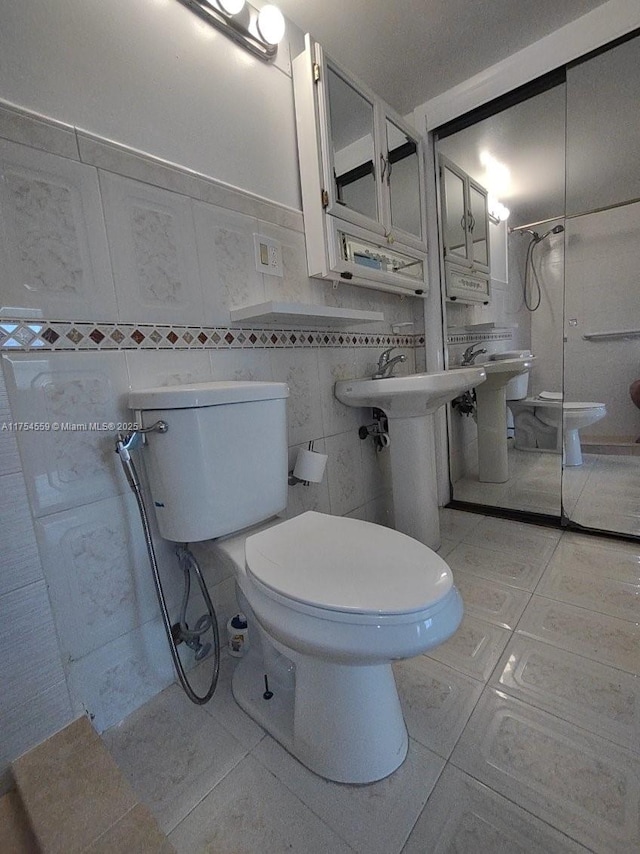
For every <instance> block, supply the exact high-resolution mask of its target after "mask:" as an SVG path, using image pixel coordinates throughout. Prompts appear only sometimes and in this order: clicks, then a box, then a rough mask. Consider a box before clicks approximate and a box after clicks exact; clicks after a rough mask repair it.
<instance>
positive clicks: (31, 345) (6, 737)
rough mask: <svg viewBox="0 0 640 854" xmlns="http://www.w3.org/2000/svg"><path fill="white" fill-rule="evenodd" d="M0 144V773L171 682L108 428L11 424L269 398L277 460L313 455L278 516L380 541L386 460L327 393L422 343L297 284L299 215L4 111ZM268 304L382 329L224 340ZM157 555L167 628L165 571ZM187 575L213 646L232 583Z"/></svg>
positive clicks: (167, 557) (220, 576)
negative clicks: (162, 390)
mask: <svg viewBox="0 0 640 854" xmlns="http://www.w3.org/2000/svg"><path fill="white" fill-rule="evenodd" d="M0 137H4V139H2V140H1V141H0V169H1V170H2V181H0V213H1V217H0V277H1V279H0V282H1V293H2V303H3V306H4V308H3V310H2V316H1V317H0V349H1V350H2V353H3V357H2V363H3V372H0V380H2V383H1V384H0V420H1V421H2V423H3V424H5V425H9V426H5V429H3V430H0V486H1V487H2V489H1V491H0V515H1V516H2V526H3V530H5V531H6V532H7V540H8V542H7V540H5V541H4V542H3V546H4V547H3V557H2V560H3V570H2V574H1V575H0V613H1V614H2V620H1V622H0V634H1V637H2V649H3V657H2V662H1V663H0V680H1V681H2V685H3V691H2V698H1V699H0V730H1V731H2V734H3V737H2V742H1V746H0V772H1V771H2V770H3V769H4V768H6V765H7V763H8V762H9V761H10V760H11V759H12V758H13V757H15V756H16V755H18V754H19V753H21V752H22V751H23V750H25V749H27V748H28V747H30V746H31V745H33V744H34V743H35V742H37V741H38V740H40V739H41V738H44V737H45V736H47V735H48V734H50V733H51V732H52V731H54V730H56V729H57V728H59V727H60V726H62V725H63V724H64V723H65V722H66V721H68V720H69V719H70V718H71V717H73V716H74V715H75V714H77V713H80V712H82V711H83V710H87V711H88V712H90V714H91V715H93V716H95V724H96V726H97V727H98V729H103V728H105V727H107V726H109V725H111V724H113V723H115V722H117V721H118V720H120V719H122V718H123V717H124V716H125V715H127V714H128V713H129V712H131V711H132V710H133V709H135V708H136V707H137V706H139V705H141V704H142V703H143V702H145V701H146V700H147V699H148V698H149V697H150V696H152V695H153V694H154V693H156V692H158V691H160V690H161V689H162V688H163V687H164V686H165V685H167V684H168V683H169V682H170V681H172V679H173V673H172V667H171V662H170V658H169V653H168V648H167V644H166V640H165V638H164V635H163V628H162V625H161V622H160V620H159V618H158V609H157V604H156V601H155V592H154V589H153V586H152V584H151V575H150V570H149V567H148V564H147V557H146V553H145V546H144V540H143V537H142V533H141V528H140V522H139V519H138V517H137V513H136V508H135V502H134V500H133V497H132V495H131V493H130V490H129V487H128V484H127V482H126V479H125V478H124V476H123V473H122V471H121V470H120V468H119V463H118V458H117V456H116V455H115V453H114V432H115V430H114V429H113V428H111V427H107V429H104V430H102V429H80V430H73V429H62V428H61V427H59V429H57V430H54V429H51V428H50V429H43V430H36V429H29V430H16V429H15V428H13V429H12V427H11V425H15V423H16V422H22V423H26V424H43V425H53V424H57V425H73V424H80V425H89V424H103V423H104V424H106V425H109V424H117V423H118V422H127V421H130V420H131V414H130V412H129V411H128V410H127V405H126V401H127V392H128V389H129V388H132V387H134V388H135V387H138V388H139V387H142V386H153V385H171V384H176V383H180V382H189V381H204V380H212V379H245V380H276V381H284V382H287V383H288V384H289V387H290V390H291V396H290V398H289V406H288V429H289V445H290V457H291V460H292V461H293V459H294V457H295V453H296V450H297V448H298V447H299V446H306V445H307V443H308V442H309V441H311V440H314V441H315V447H316V449H317V450H321V451H324V452H325V453H327V454H328V455H329V463H328V468H327V474H326V477H325V479H324V481H323V482H322V483H321V484H317V485H312V486H310V487H308V488H305V487H302V486H298V487H295V488H291V489H290V495H289V506H288V509H287V513H288V514H289V515H292V514H295V513H298V512H301V511H302V510H305V509H309V508H314V509H318V510H322V511H326V512H330V513H334V514H338V515H344V514H348V515H353V516H357V517H359V518H364V519H369V520H375V521H381V522H388V521H389V520H390V519H391V514H392V508H391V505H390V481H389V471H388V459H387V453H385V452H383V453H380V454H378V453H376V452H375V450H374V448H373V445H372V443H371V442H370V441H364V442H363V441H361V440H360V439H359V438H358V432H357V428H358V427H359V426H360V424H361V423H362V419H363V418H365V419H366V417H367V415H366V413H365V412H363V411H359V410H352V409H348V408H346V407H344V406H342V405H341V404H339V403H338V402H337V401H336V400H335V399H334V397H333V394H332V387H333V384H334V382H335V381H336V379H341V378H347V377H350V376H359V375H363V374H367V373H370V372H371V370H372V368H373V366H374V364H375V362H376V359H377V356H378V353H379V352H380V350H381V349H382V348H383V347H385V346H390V345H391V344H398V345H401V348H402V349H403V350H404V351H405V352H406V353H407V356H408V360H407V362H406V363H405V364H404V365H403V366H402V367H403V370H406V371H407V372H411V371H413V370H414V369H415V368H416V367H417V368H418V369H424V336H423V329H424V326H423V319H422V308H423V305H422V302H421V301H419V300H411V299H404V298H402V297H398V296H395V295H389V294H384V293H379V292H375V291H366V290H361V289H358V288H354V287H350V286H342V285H341V286H340V287H339V288H338V289H333V288H332V286H331V284H325V283H322V282H317V281H315V280H310V279H309V278H308V277H307V275H306V260H305V249H304V235H303V230H302V229H303V223H302V216H301V214H300V213H299V212H298V211H295V210H291V209H288V208H284V207H282V206H278V205H275V204H271V203H269V202H266V201H265V200H263V199H259V198H257V197H255V196H251V195H249V194H247V193H243V192H241V191H236V190H233V189H230V188H229V187H226V186H222V185H220V184H216V183H215V182H213V181H211V180H209V179H207V178H204V177H201V176H196V175H194V174H193V173H188V172H183V171H181V170H180V169H178V168H175V167H169V166H167V165H165V164H161V163H159V162H157V161H153V160H152V159H150V158H145V157H144V156H141V155H140V154H139V153H132V152H130V151H127V150H125V149H121V148H118V147H117V146H115V145H113V144H110V143H105V142H103V141H101V140H97V139H95V138H92V137H89V136H87V135H86V134H81V133H76V132H75V131H74V129H73V128H67V127H61V126H59V125H55V124H54V123H47V122H43V121H41V120H38V121H36V120H34V119H33V118H32V117H30V116H28V115H26V114H23V113H19V112H18V113H16V112H14V111H12V110H9V109H8V108H7V109H2V110H0ZM254 233H262V234H265V235H268V236H270V237H273V238H275V239H276V240H278V241H280V243H281V244H282V247H283V262H284V276H283V277H282V278H278V277H273V276H269V275H263V274H262V273H259V272H257V271H256V268H255V263H254V245H253V235H254ZM268 299H279V300H287V301H299V302H304V303H318V304H323V305H332V306H342V307H348V308H354V309H362V310H378V311H382V312H384V317H385V319H384V322H381V323H377V324H367V325H363V326H357V325H356V326H355V327H348V328H346V329H344V330H342V329H341V330H337V331H336V330H335V329H323V328H322V327H311V328H303V329H295V330H291V329H289V330H284V329H271V328H270V329H251V328H242V329H240V328H238V327H236V326H231V325H230V323H229V309H230V308H233V307H236V306H242V305H246V304H252V303H259V302H262V301H264V300H268ZM397 323H405V324H407V323H413V324H414V325H413V327H404V328H403V332H405V333H407V332H408V331H409V332H410V333H411V334H404V335H403V336H398V335H395V334H394V333H393V331H392V326H393V325H394V324H397ZM5 386H6V391H5ZM156 543H157V547H158V552H159V563H160V571H161V574H162V578H163V580H164V584H165V587H166V590H167V593H168V598H169V600H170V603H171V607H172V610H173V613H175V611H176V604H177V602H178V601H179V597H180V589H179V588H180V584H181V572H180V570H179V569H178V567H177V565H176V562H175V558H174V556H173V554H172V551H171V548H170V546H169V545H168V544H167V543H163V541H161V540H160V539H159V538H156ZM199 553H200V554H201V556H204V558H205V563H206V548H202V547H200V550H199ZM205 570H206V574H207V578H208V580H209V584H210V586H211V593H212V596H213V600H214V602H215V604H216V606H217V608H218V609H219V618H220V624H221V626H222V627H223V626H224V623H225V621H226V619H227V617H228V616H229V615H230V613H232V612H233V611H234V609H235V608H236V604H235V599H234V596H235V591H234V583H233V579H232V578H231V576H230V574H229V572H228V571H227V570H223V569H221V568H220V567H213V566H206V567H205Z"/></svg>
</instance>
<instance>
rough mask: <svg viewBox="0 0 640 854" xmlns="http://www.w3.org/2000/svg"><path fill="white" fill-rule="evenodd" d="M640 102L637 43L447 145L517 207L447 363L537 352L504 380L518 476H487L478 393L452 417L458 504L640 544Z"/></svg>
mask: <svg viewBox="0 0 640 854" xmlns="http://www.w3.org/2000/svg"><path fill="white" fill-rule="evenodd" d="M639 93H640V37H636V38H634V39H631V40H626V41H624V42H623V43H620V44H618V45H616V46H615V47H611V48H609V49H607V50H604V51H601V52H599V53H598V54H596V55H593V56H591V57H589V58H586V59H585V60H583V61H581V62H577V63H575V64H573V65H572V66H570V67H568V68H567V69H566V74H561V75H556V76H555V77H554V78H553V79H551V80H550V81H549V86H548V88H546V89H544V90H543V91H540V92H538V93H537V94H534V95H532V96H531V97H529V98H527V99H526V100H524V101H520V102H519V103H515V104H512V105H510V106H508V105H507V106H505V108H504V109H502V110H501V111H499V112H496V113H494V114H493V115H491V116H489V117H488V118H484V119H483V120H481V121H478V122H476V123H474V124H471V125H470V126H467V127H464V128H462V129H460V130H456V131H455V132H454V133H446V129H445V133H444V134H442V135H441V136H440V138H439V139H438V140H437V151H438V153H439V154H442V155H443V156H444V157H445V158H446V159H447V160H448V161H451V162H452V163H454V164H455V165H456V166H457V167H459V169H460V170H461V171H462V172H463V173H466V174H467V175H469V176H470V177H471V179H472V180H473V181H475V182H476V183H477V184H479V185H480V186H482V187H483V188H485V189H486V190H487V192H488V194H489V199H490V201H489V210H490V212H491V211H492V210H493V211H494V212H499V211H500V208H499V205H498V204H497V203H502V205H504V206H506V207H507V208H509V210H510V215H509V217H508V219H507V220H506V221H504V220H500V219H499V218H498V216H495V215H494V216H492V218H491V221H490V225H489V249H490V271H489V275H490V299H489V301H488V303H487V304H486V305H485V304H479V303H478V302H475V303H474V302H471V301H469V302H465V301H464V300H460V299H453V300H451V299H448V300H447V301H446V327H447V328H446V330H445V332H446V341H447V350H448V354H447V355H448V363H449V366H450V367H453V366H455V365H459V364H461V363H462V362H463V361H464V360H465V355H466V360H468V359H470V358H472V359H473V358H475V360H476V362H483V361H485V360H491V362H496V361H499V360H500V359H504V358H505V357H510V358H515V359H517V358H524V357H525V354H527V353H531V354H532V357H533V358H532V361H531V362H530V369H529V371H528V372H524V373H522V374H520V376H518V377H517V378H516V379H514V380H512V381H510V382H509V383H507V384H506V385H505V388H506V391H505V404H504V406H505V416H506V418H505V434H506V435H505V437H502V435H500V436H498V437H496V441H498V442H500V443H502V442H503V440H504V442H506V447H505V449H504V450H505V453H506V454H507V458H508V477H507V478H506V479H504V477H503V475H504V472H502V476H501V475H500V472H497V476H495V477H493V476H492V472H491V467H489V471H488V472H487V465H486V458H484V462H483V465H481V466H479V453H480V455H482V452H483V441H484V442H485V448H486V441H485V440H484V439H483V441H481V442H480V445H479V443H478V436H479V431H481V430H482V429H483V426H484V425H483V424H482V423H479V422H478V407H477V400H474V396H473V395H471V396H467V397H466V398H463V399H459V400H457V401H455V402H454V405H453V406H452V407H450V409H449V413H448V414H449V445H450V473H451V482H452V498H453V500H454V501H455V502H468V503H469V502H470V503H472V504H476V505H482V506H489V507H497V508H502V509H506V510H510V511H521V512H523V513H534V514H542V515H544V516H547V517H552V518H555V519H560V518H562V519H563V520H564V521H565V522H566V523H568V524H572V525H575V526H576V527H585V528H589V529H593V530H601V531H606V532H613V533H621V534H626V535H632V536H640V445H639V444H637V443H636V439H638V438H639V437H640V278H639V276H640V273H639V272H638V270H639V269H640V268H639V266H638V263H637V258H638V250H637V248H638V246H640V115H639V111H638V110H637V104H638V98H639ZM565 192H566V198H565ZM441 232H442V227H441ZM474 353H478V355H476V356H474V355H473V354H474ZM494 368H495V365H494ZM492 370H493V368H492ZM496 370H498V369H496ZM636 381H638V382H637V384H636ZM492 382H493V383H495V382H496V379H495V374H494V375H492ZM477 393H478V392H476V394H477ZM480 393H481V392H480ZM634 401H635V402H634ZM480 422H482V418H481V419H480ZM485 436H486V434H485ZM480 472H482V477H481V476H480Z"/></svg>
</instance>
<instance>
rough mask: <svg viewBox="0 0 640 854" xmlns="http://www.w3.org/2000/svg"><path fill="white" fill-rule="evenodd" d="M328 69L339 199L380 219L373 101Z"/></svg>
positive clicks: (339, 201)
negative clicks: (375, 162)
mask: <svg viewBox="0 0 640 854" xmlns="http://www.w3.org/2000/svg"><path fill="white" fill-rule="evenodd" d="M327 71H328V91H329V123H330V128H331V144H332V158H333V173H334V182H335V197H336V200H337V202H338V203H339V204H341V205H345V206H346V207H348V208H350V209H351V210H353V211H358V213H361V214H364V215H365V216H367V217H369V218H370V219H373V220H377V219H378V194H377V189H376V167H375V164H374V157H375V150H374V143H373V133H374V112H373V104H372V103H370V102H369V101H368V100H367V99H366V98H365V97H364V95H363V94H362V93H361V92H358V91H357V90H356V89H355V88H354V87H353V86H352V85H351V84H350V83H348V82H347V81H346V80H344V79H343V78H342V77H341V76H340V75H339V74H338V73H337V72H336V71H334V69H333V68H331V66H328V68H327Z"/></svg>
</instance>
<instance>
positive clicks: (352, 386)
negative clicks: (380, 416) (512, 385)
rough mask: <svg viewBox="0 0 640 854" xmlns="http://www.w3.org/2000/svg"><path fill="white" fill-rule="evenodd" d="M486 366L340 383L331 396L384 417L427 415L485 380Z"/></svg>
mask: <svg viewBox="0 0 640 854" xmlns="http://www.w3.org/2000/svg"><path fill="white" fill-rule="evenodd" d="M486 368H487V366H486V365H473V366H470V367H467V368H456V369H455V370H452V371H437V372H434V373H424V374H409V375H408V376H402V377H385V378H384V379H380V380H372V379H370V378H365V379H359V380H341V381H340V382H337V383H336V385H335V395H336V397H337V398H338V400H339V401H340V402H341V403H344V404H346V406H371V407H376V408H377V409H382V410H383V412H384V413H385V415H386V416H387V417H388V418H391V419H394V418H416V417H419V416H421V415H429V414H430V413H432V412H435V411H436V409H438V408H439V407H440V406H444V404H445V403H448V402H449V401H450V400H453V398H454V397H457V396H458V395H459V394H460V393H461V392H463V391H465V390H466V389H469V388H474V387H475V386H476V385H480V384H481V383H482V382H484V380H485V378H486V375H487V374H486Z"/></svg>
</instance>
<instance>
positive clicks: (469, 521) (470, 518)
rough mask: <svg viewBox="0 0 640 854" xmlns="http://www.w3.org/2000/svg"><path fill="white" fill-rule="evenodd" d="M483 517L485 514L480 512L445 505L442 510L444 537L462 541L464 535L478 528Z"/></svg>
mask: <svg viewBox="0 0 640 854" xmlns="http://www.w3.org/2000/svg"><path fill="white" fill-rule="evenodd" d="M483 519H484V516H481V515H479V514H478V513H467V512H465V511H464V510H455V509H453V508H451V507H443V508H442V509H441V510H440V534H441V536H442V537H443V539H447V540H453V541H455V542H460V540H461V539H462V537H463V536H464V535H465V534H468V533H469V532H470V531H473V530H474V529H475V528H477V527H478V525H480V523H481V522H482V520H483Z"/></svg>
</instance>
